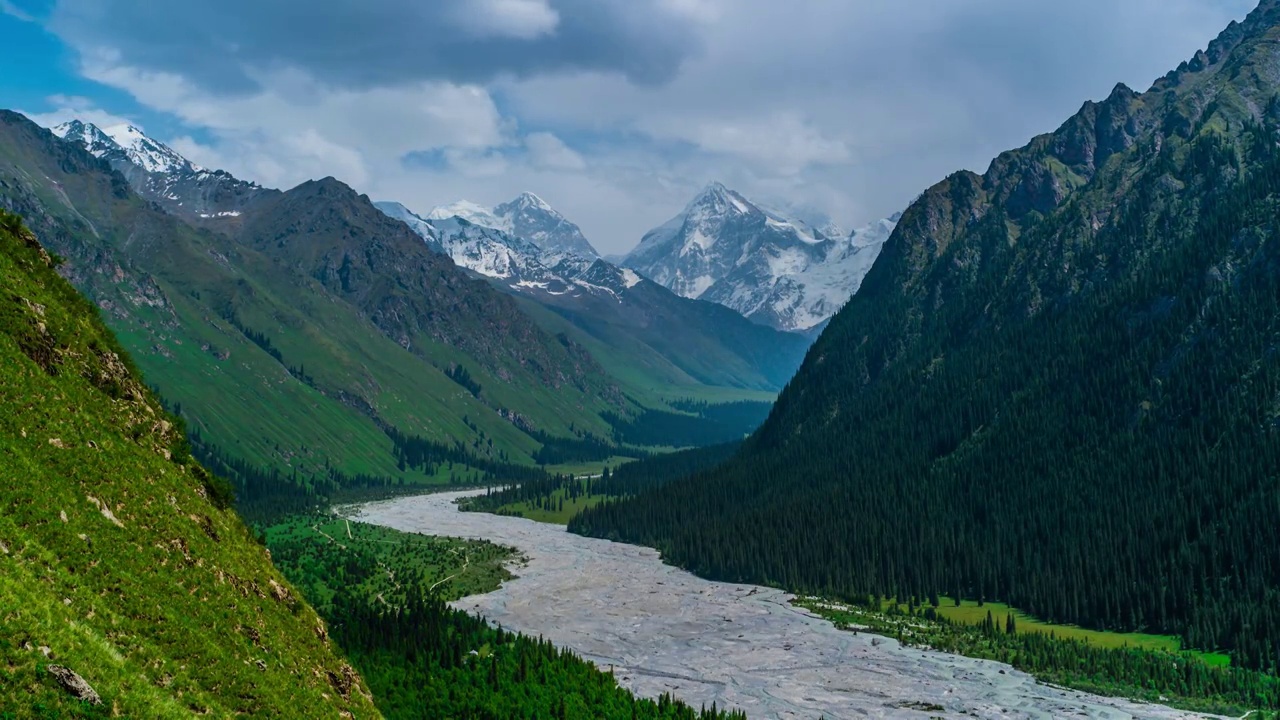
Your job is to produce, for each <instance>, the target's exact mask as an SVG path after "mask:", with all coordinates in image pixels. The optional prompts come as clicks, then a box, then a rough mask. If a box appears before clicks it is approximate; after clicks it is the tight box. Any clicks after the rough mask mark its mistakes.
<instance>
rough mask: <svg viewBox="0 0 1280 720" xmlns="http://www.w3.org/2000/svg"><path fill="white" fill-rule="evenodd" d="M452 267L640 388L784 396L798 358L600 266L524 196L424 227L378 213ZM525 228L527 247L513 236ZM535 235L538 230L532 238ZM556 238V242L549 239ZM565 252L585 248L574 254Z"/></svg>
mask: <svg viewBox="0 0 1280 720" xmlns="http://www.w3.org/2000/svg"><path fill="white" fill-rule="evenodd" d="M377 207H378V208H379V209H380V210H382V211H383V212H384V213H386V214H387V215H389V216H391V217H393V218H396V219H397V220H401V221H403V222H405V223H406V224H407V225H408V226H409V227H410V228H412V229H413V230H414V231H415V232H417V233H418V234H419V235H420V236H421V237H422V238H423V240H424V241H425V242H426V243H427V244H428V245H429V246H430V247H433V248H436V249H437V250H438V251H439V252H442V253H444V254H446V255H448V256H449V257H451V258H453V261H454V262H455V263H457V264H458V265H459V266H461V267H464V268H467V269H469V270H471V271H473V272H476V273H478V274H479V275H482V276H484V277H486V278H488V279H489V280H490V281H491V282H493V283H495V284H496V285H498V286H499V287H502V288H504V289H506V290H508V291H509V292H512V293H513V294H515V295H517V296H518V297H520V298H522V299H523V300H525V301H527V302H528V303H533V304H537V305H539V306H541V307H543V308H545V309H549V310H551V311H552V312H553V313H554V315H553V316H547V315H545V314H544V313H539V312H536V311H534V312H533V316H534V317H535V318H543V324H544V327H547V328H548V329H549V330H554V331H567V332H569V333H570V335H571V336H572V337H574V339H575V340H577V341H579V342H582V343H583V344H584V345H585V346H587V347H590V348H595V350H596V351H595V353H594V354H595V355H596V357H597V358H598V359H601V362H602V363H604V365H605V367H606V369H609V370H610V371H611V372H612V373H613V374H614V375H615V376H618V377H622V378H641V379H640V380H637V381H636V382H634V383H633V385H638V386H640V388H635V389H637V390H640V389H641V388H643V387H650V388H654V387H657V388H660V387H663V386H670V387H672V388H678V387H691V386H694V385H699V384H705V385H712V386H727V387H737V388H744V389H754V390H771V389H777V388H780V387H782V386H783V385H784V384H786V382H787V380H789V379H790V377H791V374H792V373H793V372H794V371H795V368H796V367H797V366H798V365H799V363H800V361H801V360H802V359H803V357H804V352H805V350H806V349H807V348H808V344H809V341H808V339H807V338H805V337H802V336H800V335H797V334H794V333H787V332H780V331H777V330H774V329H771V328H767V327H763V326H760V325H758V324H756V323H752V322H750V321H748V320H747V319H746V318H744V317H742V316H741V315H739V314H738V313H736V312H733V311H731V310H729V309H727V308H723V307H720V306H717V305H715V304H712V303H708V302H703V301H698V300H691V299H687V298H682V297H680V296H678V295H676V294H675V293H673V292H671V291H670V290H668V289H666V288H665V287H663V286H661V285H659V284H657V283H654V282H652V281H649V280H647V279H645V278H644V277H642V276H641V275H640V274H638V273H637V272H636V271H634V270H631V269H629V268H623V267H619V266H617V265H615V264H613V263H610V262H608V261H606V260H603V259H601V258H600V257H599V256H598V255H597V254H596V252H595V250H594V249H593V248H591V245H590V243H588V242H587V241H586V239H585V238H583V237H582V235H581V232H580V231H579V230H578V228H577V226H576V225H574V224H573V223H571V222H569V221H568V220H567V219H565V218H564V216H563V215H561V214H560V213H559V212H557V211H556V210H555V209H554V208H552V207H551V206H550V205H548V204H547V203H546V202H544V201H542V200H540V199H538V198H537V196H535V195H532V194H530V193H525V194H523V195H521V196H520V197H518V198H516V199H515V200H513V201H512V202H509V203H505V204H503V205H500V206H498V208H496V209H495V210H494V211H492V212H491V211H488V210H486V209H484V208H482V207H480V206H478V205H476V204H474V203H469V202H465V201H463V202H458V203H454V204H452V205H448V206H444V207H438V208H436V209H434V210H432V211H431V212H430V213H428V214H427V215H426V216H425V217H424V216H420V215H417V214H415V213H414V212H412V211H411V210H409V209H408V208H406V207H405V206H404V205H402V204H400V203H395V202H382V203H377ZM520 227H523V228H525V229H526V231H527V232H531V233H533V234H534V235H535V236H536V237H538V238H540V242H534V241H533V240H531V239H528V238H526V237H525V236H520V235H516V234H512V230H513V229H514V228H520ZM537 228H542V229H544V230H535V229H537ZM547 228H550V229H558V234H557V233H552V232H550V231H548V230H545V229H547ZM572 247H579V248H583V247H585V248H586V249H587V251H588V252H587V254H578V253H576V252H574V251H573V250H572V249H571V248H572Z"/></svg>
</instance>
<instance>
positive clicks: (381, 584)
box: [265, 514, 519, 612]
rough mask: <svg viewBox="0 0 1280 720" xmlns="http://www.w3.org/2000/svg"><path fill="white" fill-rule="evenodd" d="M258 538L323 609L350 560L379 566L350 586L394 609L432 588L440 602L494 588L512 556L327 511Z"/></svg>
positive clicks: (480, 543)
mask: <svg viewBox="0 0 1280 720" xmlns="http://www.w3.org/2000/svg"><path fill="white" fill-rule="evenodd" d="M265 535H266V540H267V547H268V548H270V549H271V553H272V557H273V558H274V559H275V562H276V565H277V566H278V567H279V568H280V570H281V572H283V573H284V574H285V575H286V576H288V577H289V578H291V579H292V580H294V582H296V583H299V588H300V589H301V590H302V591H303V593H304V594H305V595H306V597H308V598H309V599H311V601H312V602H313V603H314V604H315V605H316V606H317V607H318V608H320V609H321V611H322V612H324V611H325V610H326V609H327V607H328V605H329V603H330V602H331V601H332V600H333V596H334V594H335V592H336V591H337V590H338V588H337V587H336V584H338V583H341V582H343V578H344V577H345V575H346V573H345V572H344V571H343V570H342V568H343V567H346V566H347V565H348V564H349V563H355V564H356V565H366V566H368V565H373V564H376V565H377V566H378V567H379V568H381V569H382V572H379V573H376V574H374V575H372V576H370V577H368V578H366V579H363V580H361V581H360V582H359V585H358V586H357V587H356V588H349V589H354V590H355V595H356V596H357V597H363V598H366V599H368V600H370V601H372V602H374V603H377V604H383V605H385V606H387V607H393V608H394V607H400V606H401V605H402V604H403V602H404V599H405V596H406V592H408V591H409V590H410V589H411V588H413V587H421V588H424V589H427V590H433V591H434V592H436V593H437V594H438V595H440V597H442V598H444V599H446V600H456V599H458V598H462V597H467V596H469V595H478V594H482V593H486V592H489V591H491V590H496V589H497V588H498V587H499V586H500V585H501V584H502V583H503V582H504V581H506V580H508V579H510V578H511V577H512V575H511V573H510V572H508V570H507V569H506V566H507V565H508V564H509V563H511V562H513V561H516V560H518V559H519V556H518V555H517V554H516V552H515V551H514V550H513V549H511V548H508V547H504V546H501V545H495V544H493V543H491V542H488V541H486V540H462V539H459V538H448V537H436V536H430V535H419V534H417V533H406V532H400V531H398V530H392V529H391V528H385V527H379V526H377V525H369V524H367V523H362V522H353V521H350V520H347V519H345V518H342V517H340V516H337V515H332V514H327V515H313V516H307V517H294V518H290V519H288V520H286V521H284V522H281V523H279V524H276V525H273V526H271V527H269V528H267V529H266V531H265Z"/></svg>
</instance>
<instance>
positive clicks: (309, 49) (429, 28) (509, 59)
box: [50, 0, 699, 93]
mask: <svg viewBox="0 0 1280 720" xmlns="http://www.w3.org/2000/svg"><path fill="white" fill-rule="evenodd" d="M690 1H691V0H681V1H680V2H677V3H675V4H674V5H673V0H429V1H428V2H423V1H422V0H315V2H311V3H307V4H306V5H305V6H300V5H299V4H298V3H297V2H295V1H294V0H184V1H183V2H152V0H57V4H56V6H55V8H54V10H53V13H52V16H51V21H50V28H51V29H52V30H53V31H54V32H56V33H57V34H59V35H60V36H61V37H63V38H64V39H66V40H67V41H69V42H70V43H72V44H73V45H75V46H76V47H78V48H80V49H81V50H92V49H97V48H103V47H109V48H112V49H114V50H115V51H117V52H118V53H119V56H120V59H121V61H122V62H123V63H125V64H128V65H130V66H132V67H137V68H140V69H144V70H151V71H157V70H158V71H164V72H173V73H178V74H180V75H183V76H184V77H188V78H190V79H191V80H192V81H193V82H196V83H198V84H199V85H201V86H202V87H206V88H209V89H212V90H215V91H219V92H223V93H228V92H248V91H251V90H254V89H257V85H256V78H255V77H254V74H253V72H251V69H259V70H261V69H271V70H280V69H294V70H300V71H302V72H305V73H307V74H309V75H311V76H312V77H317V78H324V80H325V82H326V83H328V84H330V85H333V86H336V87H343V88H351V87H368V86H371V85H384V86H385V85H396V84H404V83H412V82H420V81H425V80H436V81H449V82H455V83H475V82H486V81H488V80H491V79H493V78H494V77H497V76H499V75H507V76H517V77H528V76H533V75H536V74H539V73H544V72H553V71H563V70H569V69H585V68H589V69H595V70H602V71H608V72H614V73H618V74H620V75H622V76H625V77H627V78H629V79H631V80H632V81H635V82H640V83H657V82H663V81H665V80H669V79H670V78H671V77H673V76H674V75H675V74H676V72H677V71H678V70H679V68H680V66H681V64H682V63H683V62H684V61H685V59H687V58H688V57H690V56H692V55H694V54H696V53H697V51H698V48H699V36H698V33H697V29H698V24H697V22H696V20H693V19H691V17H690V15H689V14H688V13H689V10H688V8H685V7H683V5H684V4H686V3H688V2H690Z"/></svg>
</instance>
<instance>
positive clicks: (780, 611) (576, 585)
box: [348, 493, 1193, 720]
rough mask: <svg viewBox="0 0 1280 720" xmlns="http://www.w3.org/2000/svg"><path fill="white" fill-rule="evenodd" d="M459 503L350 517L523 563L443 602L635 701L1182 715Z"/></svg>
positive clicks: (795, 713)
mask: <svg viewBox="0 0 1280 720" xmlns="http://www.w3.org/2000/svg"><path fill="white" fill-rule="evenodd" d="M459 497H460V496H459V495H458V494H456V493H452V494H438V495H431V496H423V497H414V498H403V499H399V500H391V501H386V502H379V503H372V504H368V505H362V506H359V507H358V508H355V509H352V510H350V511H348V514H349V515H350V517H351V518H352V519H358V520H359V521H361V522H364V523H370V524H373V525H381V526H386V527H390V528H395V529H397V530H400V531H409V532H424V531H426V532H431V533H433V534H443V535H449V536H455V537H463V538H474V539H483V540H486V541H489V542H493V543H497V544H499V545H506V546H510V547H513V548H515V549H516V550H518V551H519V552H520V553H521V554H522V555H523V556H525V558H527V560H526V561H523V562H521V563H520V564H519V566H518V567H515V568H513V570H514V574H515V575H516V576H517V577H516V578H515V579H512V580H508V581H506V582H504V583H503V585H502V587H501V588H499V589H497V590H495V591H493V592H489V593H486V594H483V595H479V596H472V597H467V598H465V599H460V600H457V601H455V602H454V605H455V606H457V607H461V608H464V609H466V610H468V611H470V612H474V613H478V614H481V615H483V616H485V617H487V618H489V619H490V620H492V621H494V622H497V623H499V624H500V625H502V626H503V627H506V628H510V629H513V630H519V631H521V632H524V633H528V634H530V635H541V636H543V637H545V638H547V639H548V640H551V641H552V642H554V643H555V644H556V645H558V646H562V647H567V648H571V649H573V650H574V651H575V652H577V653H579V654H580V655H582V656H583V657H585V658H587V659H589V660H591V661H593V662H595V663H596V664H597V666H599V667H601V668H606V669H607V668H610V667H611V668H612V670H613V674H614V676H615V677H616V678H618V680H619V682H621V683H622V684H623V685H624V686H626V687H629V688H631V689H632V690H634V691H635V692H636V693H638V694H639V695H641V696H647V697H655V696H657V695H658V694H660V693H663V692H670V693H673V694H674V695H676V696H677V697H679V698H681V699H683V700H684V701H686V702H688V703H690V704H692V705H694V706H697V705H703V704H705V705H707V706H709V705H710V704H711V703H712V702H715V703H717V704H718V705H719V706H720V707H735V708H741V709H742V710H744V711H745V712H746V713H747V715H748V716H749V717H753V718H756V717H759V718H816V717H819V716H823V717H827V718H833V719H834V718H857V717H865V716H867V715H870V716H873V717H901V718H922V719H923V718H929V717H936V716H945V717H959V716H962V715H967V716H970V717H978V718H997V717H999V718H1045V719H1048V718H1057V717H1063V716H1065V715H1072V716H1076V717H1089V718H1110V719H1113V720H1115V719H1122V718H1188V717H1193V715H1192V714H1190V713H1186V712H1184V711H1178V710H1172V709H1169V708H1162V707H1159V706H1156V705H1144V704H1136V703H1132V702H1127V701H1124V700H1117V699H1110V698H1102V697H1097V696H1091V695H1087V694H1084V693H1078V692H1073V691H1068V690H1061V689H1057V688H1054V687H1051V686H1046V685H1042V684H1040V683H1038V682H1036V681H1035V680H1034V679H1032V678H1031V677H1030V676H1028V675H1026V674H1025V673H1022V672H1018V671H1016V670H1013V669H1012V668H1009V667H1008V666H1004V665H1001V664H999V663H994V662H989V661H983V660H973V659H969V658H964V657H960V656H955V655H947V654H944V653H938V652H927V651H921V650H917V649H913V648H909V647H903V646H902V645H900V644H899V643H898V642H897V641H895V640H892V639H889V638H883V637H880V636H876V635H872V634H869V633H857V634H854V633H849V632H844V631H841V630H838V629H836V628H835V627H834V626H833V625H831V624H830V623H828V622H827V621H825V620H822V619H820V618H817V617H815V616H813V615H811V614H809V613H807V612H804V611H801V610H799V609H797V608H795V607H793V606H792V605H790V604H789V603H788V599H789V597H790V596H789V595H788V594H787V593H785V592H783V591H780V590H776V589H772V588H761V587H754V586H750V585H735V584H729V583H717V582H712V581H707V580H702V579H700V578H698V577H696V576H694V575H691V574H689V573H687V572H684V571H682V570H679V569H677V568H674V567H672V566H670V565H666V564H664V563H663V562H662V560H661V559H660V558H659V556H658V553H657V552H656V551H653V550H650V549H647V548H640V547H635V546H631V545H624V544H618V543H612V542H608V541H602V540H594V539H589V538H582V537H579V536H576V535H572V534H569V533H566V532H564V530H562V529H561V528H559V527H556V526H553V525H548V524H543V523H536V522H533V521H530V520H526V519H520V518H508V517H500V516H497V515H491V514H487V513H463V512H458V510H457V508H456V506H455V505H454V502H455V501H456V500H457V499H458V498H459Z"/></svg>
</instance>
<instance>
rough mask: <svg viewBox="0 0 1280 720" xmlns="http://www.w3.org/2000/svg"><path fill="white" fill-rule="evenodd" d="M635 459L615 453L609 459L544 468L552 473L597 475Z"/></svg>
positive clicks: (575, 475) (578, 475) (577, 475)
mask: <svg viewBox="0 0 1280 720" xmlns="http://www.w3.org/2000/svg"><path fill="white" fill-rule="evenodd" d="M635 460H636V459H635V458H633V457H627V456H625V455H614V456H613V457H611V458H609V459H607V460H592V461H588V462H575V463H562V464H560V465H547V466H546V467H545V468H544V469H545V470H546V471H547V472H548V473H550V474H552V475H573V476H574V477H581V476H583V475H589V476H592V477H595V476H596V475H600V474H601V473H603V472H604V469H605V468H609V470H610V471H613V470H617V469H618V468H619V467H621V466H623V465H626V464H627V463H629V462H635Z"/></svg>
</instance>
